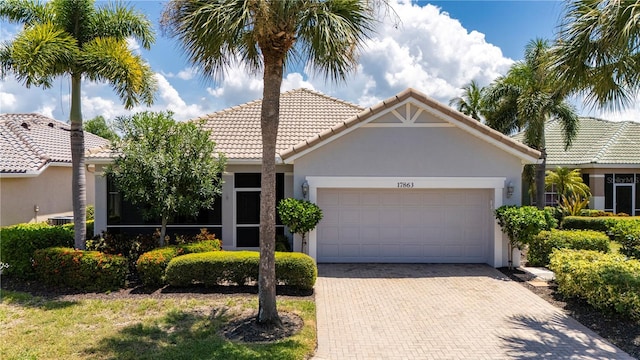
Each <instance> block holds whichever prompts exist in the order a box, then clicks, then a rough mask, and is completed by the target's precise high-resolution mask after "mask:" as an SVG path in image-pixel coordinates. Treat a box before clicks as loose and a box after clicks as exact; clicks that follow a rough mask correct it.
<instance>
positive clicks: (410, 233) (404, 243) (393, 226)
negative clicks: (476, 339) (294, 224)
mask: <svg viewBox="0 0 640 360" xmlns="http://www.w3.org/2000/svg"><path fill="white" fill-rule="evenodd" d="M490 194H493V192H492V191H489V190H437V189H429V190H414V189H391V190H387V189H384V190H382V189H318V197H317V199H318V205H319V206H320V208H322V211H323V213H324V218H323V219H322V221H321V222H320V224H318V229H317V250H318V262H387V263H395V262H404V263H487V262H489V254H490V251H489V249H490V245H491V241H490V229H491V228H492V226H493V216H492V212H491V209H490Z"/></svg>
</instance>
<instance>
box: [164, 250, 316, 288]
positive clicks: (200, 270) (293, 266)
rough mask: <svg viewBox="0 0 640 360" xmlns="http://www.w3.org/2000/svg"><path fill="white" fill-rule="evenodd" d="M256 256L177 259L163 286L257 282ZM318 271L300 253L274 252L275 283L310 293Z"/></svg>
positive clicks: (221, 254)
mask: <svg viewBox="0 0 640 360" xmlns="http://www.w3.org/2000/svg"><path fill="white" fill-rule="evenodd" d="M259 262H260V254H259V253H258V252H256V251H224V252H207V253H199V254H189V255H183V256H178V257H176V258H174V259H173V260H171V261H170V262H169V265H168V266H167V270H166V277H167V282H168V283H169V284H170V285H173V286H189V285H192V284H194V283H202V284H205V285H208V286H211V285H223V284H227V283H234V284H238V285H244V284H247V283H248V282H249V281H255V280H257V279H258V265H259ZM317 276H318V269H317V267H316V265H315V262H314V261H313V259H312V258H311V257H309V256H308V255H305V254H302V253H281V252H276V281H277V282H278V283H279V284H281V285H288V286H295V287H298V288H300V289H313V286H314V285H315V282H316V278H317Z"/></svg>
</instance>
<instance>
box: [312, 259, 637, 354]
mask: <svg viewBox="0 0 640 360" xmlns="http://www.w3.org/2000/svg"><path fill="white" fill-rule="evenodd" d="M318 270H319V276H318V282H317V284H316V307H317V321H318V350H317V352H316V356H315V357H314V359H318V360H320V359H340V360H343V359H541V358H543V359H632V358H631V357H630V356H629V355H627V354H626V353H624V352H622V351H621V350H620V349H618V348H617V347H615V346H613V345H611V344H610V343H609V342H607V341H606V340H604V339H603V338H601V337H600V336H598V335H597V334H595V333H594V332H592V331H591V330H589V329H587V328H586V327H584V326H582V325H581V324H580V323H578V322H577V321H575V320H574V319H572V318H571V317H568V316H567V315H565V314H563V313H562V312H561V311H559V310H558V309H556V308H555V307H553V306H552V305H550V304H549V303H547V302H546V301H544V300H543V299H541V298H539V297H538V296H537V295H535V294H534V293H532V292H530V291H529V290H527V289H526V288H524V287H523V286H521V285H519V284H517V283H516V282H513V281H510V280H509V279H508V278H506V277H505V276H503V275H502V273H500V272H499V271H497V270H495V269H493V268H491V267H489V266H487V265H432V264H424V265H423V264H410V265H405V264H397V265H390V264H320V265H319V266H318Z"/></svg>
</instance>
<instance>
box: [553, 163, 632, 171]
mask: <svg viewBox="0 0 640 360" xmlns="http://www.w3.org/2000/svg"><path fill="white" fill-rule="evenodd" d="M558 166H559V167H566V168H571V169H640V164H599V163H589V164H550V163H549V162H547V166H546V168H547V170H555V169H556V167H558Z"/></svg>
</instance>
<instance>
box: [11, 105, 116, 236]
mask: <svg viewBox="0 0 640 360" xmlns="http://www.w3.org/2000/svg"><path fill="white" fill-rule="evenodd" d="M69 129H70V126H69V125H67V124H65V123H62V122H60V121H57V120H54V119H50V118H48V117H46V116H42V115H38V114H3V115H0V226H7V225H13V224H18V223H28V222H40V221H47V220H48V219H49V218H52V217H58V216H68V215H72V214H73V206H72V198H71V147H70V139H69ZM84 136H85V144H86V147H87V148H90V147H99V146H107V145H108V144H109V141H108V140H105V139H103V138H101V137H99V136H96V135H93V134H90V133H86V132H85V135H84ZM86 177H87V188H86V189H87V204H93V203H94V191H93V189H94V183H95V181H94V179H93V174H92V173H91V172H89V171H87V172H86Z"/></svg>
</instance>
